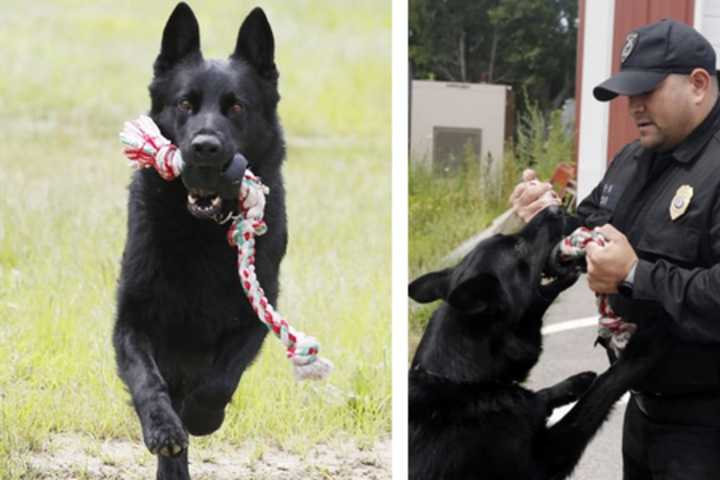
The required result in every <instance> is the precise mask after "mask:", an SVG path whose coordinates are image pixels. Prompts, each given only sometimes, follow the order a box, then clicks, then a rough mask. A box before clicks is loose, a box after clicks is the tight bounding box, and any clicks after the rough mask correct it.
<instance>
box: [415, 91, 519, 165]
mask: <svg viewBox="0 0 720 480" xmlns="http://www.w3.org/2000/svg"><path fill="white" fill-rule="evenodd" d="M508 88H509V87H507V86H505V85H491V84H478V83H449V82H434V81H427V80H413V82H412V89H413V90H412V97H411V101H412V110H411V119H410V122H411V124H410V159H411V161H413V162H421V163H423V164H425V165H427V166H429V165H430V162H432V153H433V127H436V126H438V127H454V128H479V129H481V130H482V144H481V158H483V159H485V158H486V157H487V154H488V153H490V154H491V155H492V158H493V160H494V161H495V162H497V163H498V164H499V163H500V162H501V161H502V156H503V143H504V138H505V107H506V105H505V103H506V96H507V91H508Z"/></svg>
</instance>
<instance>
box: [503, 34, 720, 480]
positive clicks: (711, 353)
mask: <svg viewBox="0 0 720 480" xmlns="http://www.w3.org/2000/svg"><path fill="white" fill-rule="evenodd" d="M715 71H716V64H715V53H714V51H713V48H712V46H711V45H710V43H709V42H708V41H707V40H706V39H705V38H704V37H703V36H702V35H700V34H699V33H698V32H697V31H695V30H694V29H692V28H691V27H688V26H687V25H685V24H682V23H678V22H675V21H672V20H662V21H660V22H657V23H653V24H650V25H647V26H644V27H642V28H639V29H637V30H635V31H633V32H632V33H630V34H629V35H628V36H627V38H626V41H625V44H624V46H623V49H622V53H621V67H620V71H619V72H618V73H617V74H615V75H613V76H612V77H611V78H609V79H608V80H606V81H605V82H603V83H602V84H600V85H598V86H597V87H595V89H594V90H593V94H594V96H595V98H596V99H597V100H599V101H609V100H611V99H613V98H615V97H617V96H618V95H624V96H627V97H628V100H629V113H630V116H631V117H632V119H633V121H634V122H635V125H636V126H637V129H638V133H639V139H638V140H636V141H634V142H632V143H630V144H628V145H626V146H625V147H624V148H623V149H622V150H620V152H618V153H617V154H616V155H615V158H614V159H613V161H612V163H611V164H610V166H609V167H608V170H607V172H606V173H605V177H604V178H603V180H602V181H601V182H600V184H599V185H598V186H597V187H596V188H595V189H594V190H593V191H592V193H591V194H590V195H589V197H588V198H586V199H585V200H583V201H582V202H581V203H580V205H579V206H578V209H577V219H578V220H579V221H580V222H581V223H583V224H585V225H587V226H589V227H600V231H601V232H602V233H603V234H604V236H605V237H606V238H607V239H608V240H609V242H608V243H607V245H606V246H603V247H601V246H598V245H595V244H592V245H590V246H589V247H588V249H587V268H588V284H589V286H590V288H591V289H592V290H593V291H595V292H597V293H604V294H609V295H610V302H611V305H612V306H613V308H614V310H615V311H616V312H617V313H619V314H620V315H623V314H625V315H628V314H629V313H630V312H634V313H633V317H634V318H642V319H643V322H663V324H665V325H667V328H668V329H669V330H670V333H671V335H672V340H673V342H672V347H671V350H670V352H669V353H668V354H667V355H665V356H664V358H663V360H662V361H661V362H660V364H659V365H658V367H657V368H655V369H654V370H653V372H652V373H651V374H650V375H649V376H648V377H647V378H646V379H645V380H644V381H643V382H642V383H641V384H640V385H638V386H637V390H634V391H633V392H632V395H631V400H630V402H629V404H628V407H627V410H626V413H625V423H624V428H623V472H624V478H625V479H626V480H638V479H662V480H681V479H682V480H711V479H712V480H717V479H720V103H718V84H717V79H716V76H715ZM523 180H524V181H523V182H522V183H520V184H519V185H518V186H517V187H516V189H515V191H514V192H513V194H512V196H511V201H512V203H513V207H514V209H515V211H516V213H517V214H518V215H519V216H520V217H521V218H523V219H524V220H525V221H529V219H530V218H532V216H534V215H535V214H536V213H537V212H538V211H540V210H542V209H543V208H545V207H547V206H549V205H555V204H558V203H559V201H558V199H557V197H556V196H554V195H553V194H552V193H551V191H550V185H549V184H546V183H541V182H539V181H538V180H537V178H536V177H535V174H534V172H532V171H531V170H528V171H526V172H524V175H523ZM638 315H640V317H638ZM628 316H630V315H628Z"/></svg>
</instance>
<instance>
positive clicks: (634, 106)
mask: <svg viewBox="0 0 720 480" xmlns="http://www.w3.org/2000/svg"><path fill="white" fill-rule="evenodd" d="M645 98H646V96H645V95H631V96H629V97H628V107H629V109H630V115H635V114H636V113H640V112H642V111H644V110H645Z"/></svg>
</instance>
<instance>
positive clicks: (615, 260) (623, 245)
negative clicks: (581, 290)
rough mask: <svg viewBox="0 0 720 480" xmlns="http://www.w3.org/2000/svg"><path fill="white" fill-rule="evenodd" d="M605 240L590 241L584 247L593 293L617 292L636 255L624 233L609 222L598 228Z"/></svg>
mask: <svg viewBox="0 0 720 480" xmlns="http://www.w3.org/2000/svg"><path fill="white" fill-rule="evenodd" d="M598 231H599V232H600V233H602V235H603V236H604V237H605V239H606V240H607V242H606V243H605V245H604V246H602V247H601V246H600V245H598V244H597V243H594V242H590V243H589V244H588V245H587V247H586V248H585V253H586V257H585V258H586V260H587V272H588V276H587V278H588V286H589V287H590V289H591V290H592V291H594V292H595V293H617V291H618V289H617V287H618V285H619V284H620V283H621V282H622V281H623V280H625V277H627V275H628V273H630V269H631V268H632V266H633V264H634V263H635V262H636V261H637V259H638V257H637V255H636V254H635V250H633V248H632V246H631V245H630V242H628V240H627V238H626V237H625V235H623V234H622V233H620V232H619V231H618V230H617V229H616V228H615V227H613V226H612V225H610V224H606V225H603V226H602V227H600V228H598Z"/></svg>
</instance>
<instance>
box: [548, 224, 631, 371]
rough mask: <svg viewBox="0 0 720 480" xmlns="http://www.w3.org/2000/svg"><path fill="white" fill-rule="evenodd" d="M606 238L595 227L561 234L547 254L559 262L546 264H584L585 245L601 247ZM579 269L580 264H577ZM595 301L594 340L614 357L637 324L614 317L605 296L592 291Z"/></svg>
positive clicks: (627, 340) (618, 354)
mask: <svg viewBox="0 0 720 480" xmlns="http://www.w3.org/2000/svg"><path fill="white" fill-rule="evenodd" d="M606 242H607V239H605V237H603V235H602V234H601V233H600V232H598V231H597V230H596V229H593V230H591V229H589V228H587V227H580V228H578V229H576V230H575V231H574V232H573V233H571V234H570V235H569V236H567V237H565V238H564V239H563V240H562V241H561V242H560V243H558V245H557V246H556V247H555V249H554V250H553V253H552V254H551V255H550V258H551V260H550V262H551V264H552V263H553V262H555V263H559V264H560V266H558V265H550V267H551V269H558V268H559V269H562V268H567V267H563V266H562V265H568V264H574V265H576V266H577V265H580V264H584V262H581V260H584V258H585V248H586V247H587V246H588V244H590V243H596V244H598V245H599V246H601V247H602V246H604V245H605V243H606ZM580 268H582V267H580ZM595 301H596V304H597V308H598V313H599V314H600V317H599V318H598V342H599V343H601V344H602V345H604V346H605V347H606V348H608V349H610V350H612V352H613V354H614V355H615V357H616V358H617V357H618V356H620V354H621V353H622V351H623V350H624V349H625V347H626V346H627V343H628V342H629V341H630V337H632V334H633V333H635V330H637V325H636V324H634V323H630V322H626V321H624V320H623V319H622V317H620V316H618V315H617V314H616V313H615V312H614V311H613V309H612V307H610V304H609V303H608V296H607V295H605V294H595Z"/></svg>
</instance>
